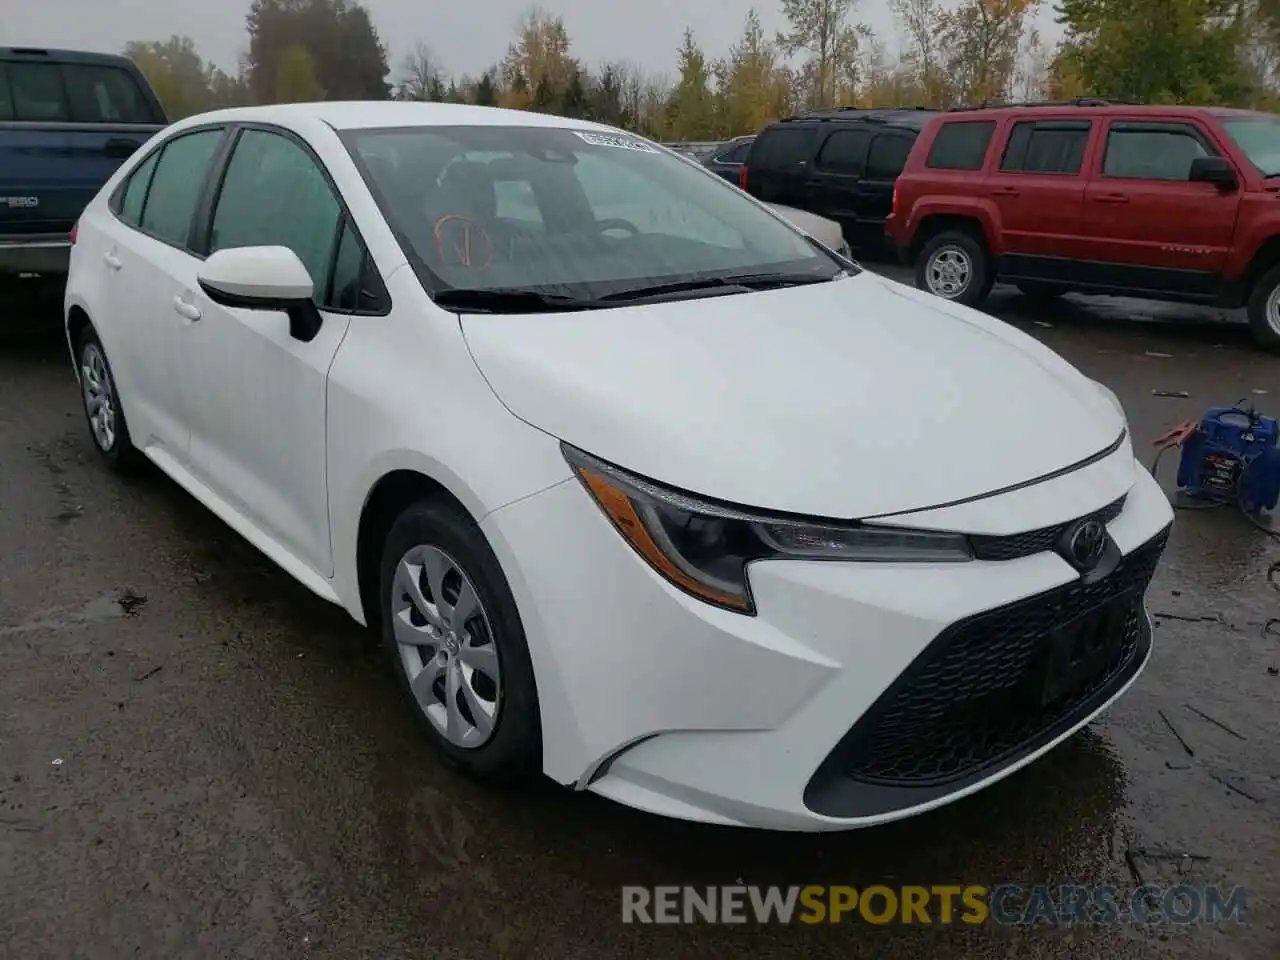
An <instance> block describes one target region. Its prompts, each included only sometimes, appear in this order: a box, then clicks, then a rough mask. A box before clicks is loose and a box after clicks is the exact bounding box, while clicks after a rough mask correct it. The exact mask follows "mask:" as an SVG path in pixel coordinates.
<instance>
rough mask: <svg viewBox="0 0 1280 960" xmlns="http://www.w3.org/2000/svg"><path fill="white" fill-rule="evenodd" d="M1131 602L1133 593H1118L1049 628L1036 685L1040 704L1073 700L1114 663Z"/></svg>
mask: <svg viewBox="0 0 1280 960" xmlns="http://www.w3.org/2000/svg"><path fill="white" fill-rule="evenodd" d="M1135 602H1136V599H1135V595H1134V594H1132V593H1123V594H1120V595H1119V596H1116V597H1112V598H1111V599H1109V600H1108V601H1107V602H1106V603H1103V604H1100V605H1099V606H1097V607H1094V608H1093V609H1092V610H1089V611H1088V612H1087V613H1084V614H1081V615H1080V616H1078V617H1076V618H1074V619H1072V620H1070V621H1068V622H1067V623H1064V624H1061V625H1059V626H1057V627H1055V628H1053V630H1051V631H1050V633H1049V643H1048V649H1047V650H1046V651H1045V657H1044V660H1043V663H1044V670H1043V673H1042V674H1041V682H1040V684H1039V700H1040V704H1041V706H1048V705H1050V704H1055V703H1058V702H1060V701H1063V700H1071V699H1074V698H1075V697H1076V696H1078V695H1079V694H1080V693H1081V692H1082V691H1084V690H1086V689H1088V688H1089V687H1091V686H1092V685H1093V684H1094V683H1096V681H1097V680H1099V679H1100V678H1101V677H1102V676H1103V675H1104V674H1105V673H1106V672H1107V671H1108V670H1109V669H1110V668H1111V667H1112V666H1113V665H1114V664H1115V663H1116V661H1117V660H1118V659H1119V657H1120V655H1121V652H1122V649H1123V646H1124V630H1125V624H1126V623H1127V621H1128V619H1129V615H1130V614H1131V613H1132V612H1133V605H1134V603H1135Z"/></svg>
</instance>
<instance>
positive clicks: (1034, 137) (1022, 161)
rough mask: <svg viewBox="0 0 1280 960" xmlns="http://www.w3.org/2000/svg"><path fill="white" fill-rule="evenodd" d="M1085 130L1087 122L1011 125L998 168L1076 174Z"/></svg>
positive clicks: (1027, 122)
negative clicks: (1011, 131)
mask: <svg viewBox="0 0 1280 960" xmlns="http://www.w3.org/2000/svg"><path fill="white" fill-rule="evenodd" d="M1089 127H1090V125H1089V124H1088V123H1033V122H1031V121H1023V122H1021V123H1015V124H1014V125H1013V133H1011V134H1010V135H1009V145H1008V146H1007V147H1005V151H1004V159H1003V160H1002V161H1001V163H1000V169H1001V170H1009V171H1019V172H1022V173H1066V174H1074V173H1079V172H1080V165H1081V164H1082V163H1083V162H1084V148H1085V145H1086V144H1087V143H1088V142H1089Z"/></svg>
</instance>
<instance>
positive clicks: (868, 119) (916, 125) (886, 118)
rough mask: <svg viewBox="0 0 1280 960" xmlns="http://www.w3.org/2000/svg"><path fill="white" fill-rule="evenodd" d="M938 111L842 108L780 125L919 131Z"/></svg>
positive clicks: (909, 108) (917, 108)
mask: <svg viewBox="0 0 1280 960" xmlns="http://www.w3.org/2000/svg"><path fill="white" fill-rule="evenodd" d="M937 113H938V111H937V110H935V109H933V108H932V107H840V108H838V109H835V110H816V111H814V112H812V113H805V114H800V115H799V116H795V117H786V118H784V119H782V120H779V121H777V122H778V123H779V124H796V123H874V124H877V125H891V126H899V127H911V128H912V129H915V130H919V129H920V128H921V127H923V126H924V125H925V121H927V120H928V119H929V118H930V117H932V116H934V115H935V114H937ZM771 126H772V125H771Z"/></svg>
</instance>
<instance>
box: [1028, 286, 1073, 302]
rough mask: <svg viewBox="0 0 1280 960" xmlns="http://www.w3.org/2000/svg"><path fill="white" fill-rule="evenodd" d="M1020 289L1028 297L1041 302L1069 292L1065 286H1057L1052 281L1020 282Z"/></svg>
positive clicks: (1055, 298)
mask: <svg viewBox="0 0 1280 960" xmlns="http://www.w3.org/2000/svg"><path fill="white" fill-rule="evenodd" d="M1018 290H1019V292H1020V293H1021V294H1022V295H1023V296H1024V297H1026V298H1027V299H1029V300H1036V301H1039V302H1040V303H1048V302H1049V301H1051V300H1057V299H1058V298H1059V297H1061V296H1062V295H1063V294H1065V293H1066V292H1067V291H1066V290H1065V289H1064V288H1063V287H1055V286H1054V285H1053V284H1051V283H1020V284H1018Z"/></svg>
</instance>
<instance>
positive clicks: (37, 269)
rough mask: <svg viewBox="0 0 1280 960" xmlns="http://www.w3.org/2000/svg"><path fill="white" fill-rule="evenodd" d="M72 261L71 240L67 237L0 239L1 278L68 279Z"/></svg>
mask: <svg viewBox="0 0 1280 960" xmlns="http://www.w3.org/2000/svg"><path fill="white" fill-rule="evenodd" d="M70 262H71V240H70V239H69V238H68V237H66V236H56V237H30V238H23V239H21V240H0V276H12V275H18V274H24V273H38V274H42V275H51V276H66V273H67V269H68V265H69V264H70Z"/></svg>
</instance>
